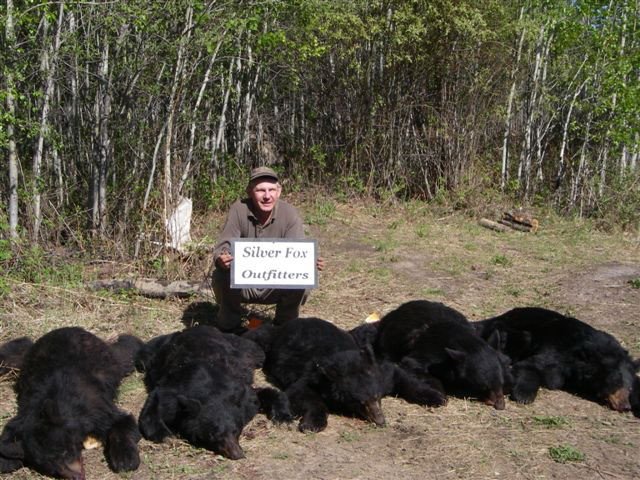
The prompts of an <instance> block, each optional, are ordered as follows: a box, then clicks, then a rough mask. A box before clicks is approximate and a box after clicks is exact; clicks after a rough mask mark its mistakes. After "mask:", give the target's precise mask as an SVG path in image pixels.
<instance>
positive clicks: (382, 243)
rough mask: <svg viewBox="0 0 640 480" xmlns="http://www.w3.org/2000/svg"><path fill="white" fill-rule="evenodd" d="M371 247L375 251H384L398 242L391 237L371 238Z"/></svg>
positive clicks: (387, 250) (395, 245)
mask: <svg viewBox="0 0 640 480" xmlns="http://www.w3.org/2000/svg"><path fill="white" fill-rule="evenodd" d="M372 243H373V248H374V250H375V251H376V252H380V253H386V252H389V251H391V250H393V249H394V248H396V247H397V246H398V242H397V241H395V240H394V239H392V238H382V239H374V240H373V242H372Z"/></svg>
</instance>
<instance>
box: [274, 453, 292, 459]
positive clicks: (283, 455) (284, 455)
mask: <svg viewBox="0 0 640 480" xmlns="http://www.w3.org/2000/svg"><path fill="white" fill-rule="evenodd" d="M289 457H290V455H289V454H288V453H287V452H277V453H274V454H273V457H272V458H273V459H274V460H288V459H289Z"/></svg>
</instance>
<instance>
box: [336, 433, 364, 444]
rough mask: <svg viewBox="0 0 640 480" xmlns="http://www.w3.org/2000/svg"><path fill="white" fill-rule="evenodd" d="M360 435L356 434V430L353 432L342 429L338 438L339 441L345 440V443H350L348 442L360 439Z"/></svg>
mask: <svg viewBox="0 0 640 480" xmlns="http://www.w3.org/2000/svg"><path fill="white" fill-rule="evenodd" d="M360 438H361V436H360V435H359V434H358V432H354V431H350V430H344V431H342V432H340V439H339V440H338V441H339V442H345V443H350V442H355V441H358V440H360Z"/></svg>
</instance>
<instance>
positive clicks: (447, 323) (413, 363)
mask: <svg viewBox="0 0 640 480" xmlns="http://www.w3.org/2000/svg"><path fill="white" fill-rule="evenodd" d="M365 333H366V334H367V336H369V337H370V336H371V332H370V331H368V330H366V329H365ZM495 340H496V338H491V339H490V342H489V343H487V342H486V341H485V340H483V339H482V338H480V336H479V335H477V334H476V332H475V330H474V328H473V326H472V325H471V323H470V322H469V321H468V320H467V319H466V318H465V316H464V315H463V314H462V313H460V312H458V311H457V310H455V309H453V308H451V307H448V306H446V305H443V304H442V303H437V302H430V301H427V300H414V301H410V302H407V303H404V304H402V305H400V306H399V307H398V308H396V309H395V310H393V311H391V312H389V313H388V314H386V315H385V316H384V317H382V319H381V320H380V322H379V324H378V326H377V334H376V335H375V338H374V341H373V344H374V348H375V351H376V354H377V355H378V356H381V357H382V358H388V359H390V360H392V361H394V362H397V363H398V364H399V366H400V367H401V368H403V369H404V370H406V371H408V372H411V373H413V374H414V375H416V376H418V377H420V376H428V377H431V376H433V377H435V378H437V379H438V380H440V381H441V382H442V384H443V386H444V389H445V391H446V392H447V393H451V394H453V395H458V396H465V397H475V398H478V399H480V400H481V401H484V402H485V403H487V404H489V405H492V406H493V407H494V408H496V409H499V410H500V409H504V407H505V402H504V392H505V390H508V388H509V386H510V384H511V376H510V372H509V361H508V359H507V358H506V357H505V356H504V355H502V354H501V353H500V352H499V351H497V350H495V349H494V348H492V346H491V345H490V343H491V342H492V341H495Z"/></svg>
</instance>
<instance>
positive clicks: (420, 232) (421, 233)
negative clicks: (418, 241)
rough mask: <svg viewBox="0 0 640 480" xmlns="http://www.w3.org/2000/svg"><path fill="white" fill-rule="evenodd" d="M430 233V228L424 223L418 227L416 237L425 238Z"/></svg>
mask: <svg viewBox="0 0 640 480" xmlns="http://www.w3.org/2000/svg"><path fill="white" fill-rule="evenodd" d="M428 233H429V227H428V226H427V225H425V224H424V223H421V224H420V225H418V226H417V227H416V235H417V236H418V238H425V237H426V236H427V234H428Z"/></svg>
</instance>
